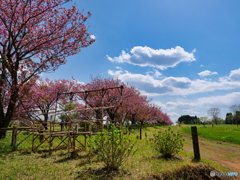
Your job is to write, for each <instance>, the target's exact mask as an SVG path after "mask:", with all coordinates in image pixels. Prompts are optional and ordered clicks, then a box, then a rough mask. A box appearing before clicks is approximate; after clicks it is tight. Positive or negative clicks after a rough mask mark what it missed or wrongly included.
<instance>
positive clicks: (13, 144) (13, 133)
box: [11, 126, 17, 150]
mask: <svg viewBox="0 0 240 180" xmlns="http://www.w3.org/2000/svg"><path fill="white" fill-rule="evenodd" d="M16 144H17V127H15V126H14V127H13V130H12V143H11V145H12V146H13V149H14V150H16V148H17V147H16Z"/></svg>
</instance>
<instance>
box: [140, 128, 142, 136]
mask: <svg viewBox="0 0 240 180" xmlns="http://www.w3.org/2000/svg"><path fill="white" fill-rule="evenodd" d="M140 139H142V127H140Z"/></svg>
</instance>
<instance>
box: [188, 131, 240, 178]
mask: <svg viewBox="0 0 240 180" xmlns="http://www.w3.org/2000/svg"><path fill="white" fill-rule="evenodd" d="M184 136H185V140H186V143H185V144H184V150H185V151H187V152H189V153H193V146H192V139H191V136H190V135H189V134H184ZM199 148H200V156H201V157H203V158H206V159H209V160H212V161H216V162H218V163H220V164H222V165H224V166H227V167H230V168H231V169H232V172H237V173H238V174H239V175H238V179H240V145H236V144H231V143H226V142H217V141H213V140H208V139H205V138H202V137H199Z"/></svg>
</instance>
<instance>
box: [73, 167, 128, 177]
mask: <svg viewBox="0 0 240 180" xmlns="http://www.w3.org/2000/svg"><path fill="white" fill-rule="evenodd" d="M129 175H131V174H130V173H127V171H125V170H123V169H117V170H108V169H106V168H99V169H92V168H88V169H87V170H85V171H80V172H78V176H77V177H76V178H75V179H89V178H90V179H102V180H108V179H113V178H116V177H119V178H121V177H126V176H129Z"/></svg>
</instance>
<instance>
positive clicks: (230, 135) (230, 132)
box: [181, 124, 240, 144]
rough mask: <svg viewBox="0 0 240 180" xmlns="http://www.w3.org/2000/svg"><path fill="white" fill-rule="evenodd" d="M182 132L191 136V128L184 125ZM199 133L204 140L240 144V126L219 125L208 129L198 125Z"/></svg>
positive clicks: (209, 126)
mask: <svg viewBox="0 0 240 180" xmlns="http://www.w3.org/2000/svg"><path fill="white" fill-rule="evenodd" d="M194 126H195V125H194ZM181 131H182V132H185V133H189V134H191V126H190V125H182V128H181ZM197 132H198V135H199V136H201V137H204V138H208V139H212V140H217V141H223V142H229V143H234V144H240V126H239V127H237V126H236V125H226V124H224V125H223V124H219V125H214V127H212V125H206V128H204V126H203V125H197Z"/></svg>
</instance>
